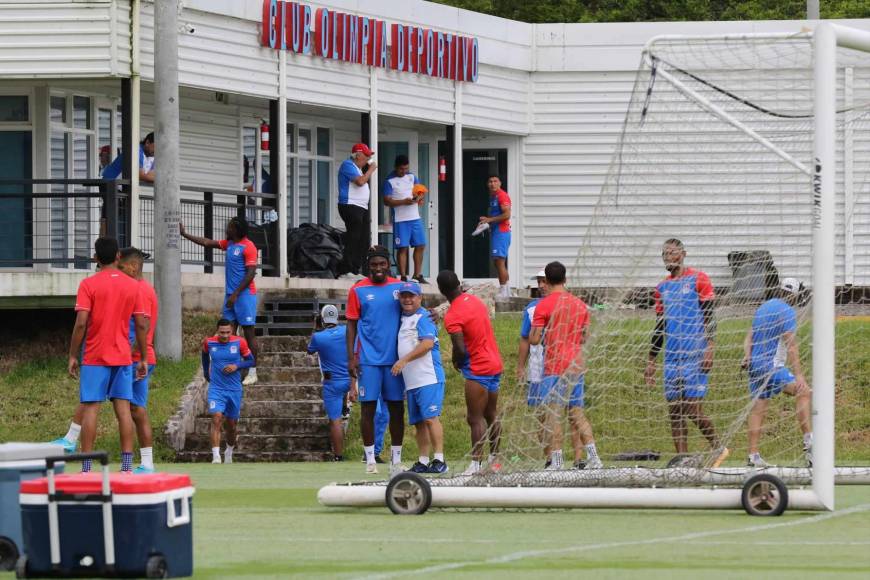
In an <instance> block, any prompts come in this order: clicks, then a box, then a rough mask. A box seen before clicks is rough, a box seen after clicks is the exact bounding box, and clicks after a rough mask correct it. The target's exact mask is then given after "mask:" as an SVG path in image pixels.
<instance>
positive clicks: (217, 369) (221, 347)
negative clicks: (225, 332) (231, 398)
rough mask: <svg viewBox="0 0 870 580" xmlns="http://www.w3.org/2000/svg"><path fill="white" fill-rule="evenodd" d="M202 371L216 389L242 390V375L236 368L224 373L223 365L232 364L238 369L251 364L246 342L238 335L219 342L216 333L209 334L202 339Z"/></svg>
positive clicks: (251, 360) (251, 356)
mask: <svg viewBox="0 0 870 580" xmlns="http://www.w3.org/2000/svg"><path fill="white" fill-rule="evenodd" d="M202 354H203V372H204V373H206V378H207V379H208V381H209V382H210V383H211V386H212V387H213V388H216V389H224V390H227V391H241V390H242V376H241V373H240V372H239V371H238V370H236V371H235V372H232V373H229V374H227V373H225V372H224V371H223V369H224V367H226V366H227V365H230V364H234V365H236V366H237V367H239V369H243V368H248V367H250V366H252V363H253V360H254V357H253V355H252V354H251V349H250V348H248V342H247V341H246V340H245V339H244V338H242V337H240V336H230V339H229V340H228V341H227V342H221V341H220V340H219V339H218V337H217V335H215V336H210V337H208V338H206V339H205V340H203V341H202Z"/></svg>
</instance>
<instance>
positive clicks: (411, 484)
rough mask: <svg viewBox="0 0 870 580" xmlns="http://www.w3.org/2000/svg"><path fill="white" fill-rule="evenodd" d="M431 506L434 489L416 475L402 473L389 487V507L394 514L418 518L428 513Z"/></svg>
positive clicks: (391, 481) (392, 480)
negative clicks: (417, 516)
mask: <svg viewBox="0 0 870 580" xmlns="http://www.w3.org/2000/svg"><path fill="white" fill-rule="evenodd" d="M431 505H432V488H431V487H430V486H429V482H428V481H426V479H425V478H424V477H420V476H419V475H417V474H416V473H411V472H407V471H406V472H404V473H400V474H399V475H397V476H395V477H394V478H393V479H391V480H390V483H389V484H388V485H387V507H388V508H390V511H391V512H393V513H394V514H398V515H402V516H416V515H420V514H424V513H426V510H428V509H429V506H431Z"/></svg>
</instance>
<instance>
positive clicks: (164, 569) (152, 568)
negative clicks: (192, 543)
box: [145, 554, 169, 578]
mask: <svg viewBox="0 0 870 580" xmlns="http://www.w3.org/2000/svg"><path fill="white" fill-rule="evenodd" d="M145 577H146V578H169V566H167V565H166V558H164V557H163V555H162V554H154V555H153V556H149V557H148V561H147V562H145Z"/></svg>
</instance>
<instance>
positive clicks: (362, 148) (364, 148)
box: [350, 143, 375, 157]
mask: <svg viewBox="0 0 870 580" xmlns="http://www.w3.org/2000/svg"><path fill="white" fill-rule="evenodd" d="M350 152H351V153H363V154H364V155H365V156H366V157H371V156H372V155H374V154H375V152H374V151H372V150H371V149H369V146H368V145H366V144H365V143H357V144H356V145H354V146H353V147H351V149H350Z"/></svg>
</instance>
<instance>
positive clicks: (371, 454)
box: [363, 445, 375, 463]
mask: <svg viewBox="0 0 870 580" xmlns="http://www.w3.org/2000/svg"><path fill="white" fill-rule="evenodd" d="M363 451H365V454H366V463H374V462H375V446H374V445H365V446H363Z"/></svg>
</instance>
